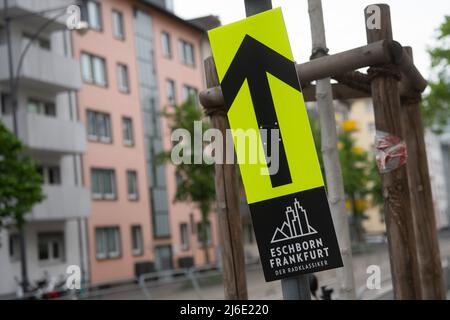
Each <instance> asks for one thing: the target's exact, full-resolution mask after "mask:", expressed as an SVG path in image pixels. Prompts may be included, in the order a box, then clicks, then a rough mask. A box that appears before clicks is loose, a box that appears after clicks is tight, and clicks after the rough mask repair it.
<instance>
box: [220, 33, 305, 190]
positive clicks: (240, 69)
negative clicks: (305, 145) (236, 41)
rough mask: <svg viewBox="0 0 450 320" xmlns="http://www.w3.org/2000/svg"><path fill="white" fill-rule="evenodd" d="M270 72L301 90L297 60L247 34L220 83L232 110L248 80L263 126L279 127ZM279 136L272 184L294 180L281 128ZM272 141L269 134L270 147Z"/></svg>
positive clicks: (278, 184)
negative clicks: (275, 170)
mask: <svg viewBox="0 0 450 320" xmlns="http://www.w3.org/2000/svg"><path fill="white" fill-rule="evenodd" d="M267 73H270V74H271V75H273V76H275V77H277V78H278V79H280V80H281V81H283V82H285V83H286V84H288V85H289V86H291V87H292V88H294V89H296V90H298V91H301V89H300V85H299V82H298V77H297V72H296V70H295V64H294V62H293V61H291V60H289V59H287V58H286V57H284V56H282V55H281V54H279V53H278V52H276V51H274V50H272V49H271V48H269V47H267V46H266V45H264V44H262V43H261V42H259V41H258V40H255V39H254V38H252V37H250V36H249V35H246V36H245V38H244V40H243V41H242V43H241V45H240V47H239V49H238V51H237V53H236V55H235V56H234V58H233V61H232V62H231V65H230V67H229V68H228V70H227V73H226V74H225V76H224V78H223V80H222V82H221V83H220V85H221V87H222V92H223V96H224V100H225V104H226V105H227V108H228V110H229V109H230V108H231V105H232V104H233V101H234V99H235V98H236V95H237V94H238V92H239V90H240V89H241V87H242V85H243V83H244V81H245V79H247V82H248V86H249V89H250V95H251V98H252V102H253V109H254V110H255V115H256V120H257V122H258V126H259V128H265V129H268V128H269V129H279V123H278V119H277V114H276V111H275V106H274V104H273V99H272V93H271V91H270V86H269V81H268V79H267ZM228 110H227V111H228ZM269 133H270V131H269ZM279 138H280V143H279V170H278V171H277V172H276V173H274V174H272V175H271V176H270V180H271V182H272V187H279V186H282V185H285V184H289V183H292V178H291V172H290V170H289V164H288V162H287V158H286V152H285V150H284V145H283V138H282V136H281V131H279ZM261 139H263V137H261ZM269 141H270V138H269V137H268V139H267V146H270V143H269ZM269 152H270V149H269V147H267V148H266V149H265V155H266V158H267V157H268V155H269Z"/></svg>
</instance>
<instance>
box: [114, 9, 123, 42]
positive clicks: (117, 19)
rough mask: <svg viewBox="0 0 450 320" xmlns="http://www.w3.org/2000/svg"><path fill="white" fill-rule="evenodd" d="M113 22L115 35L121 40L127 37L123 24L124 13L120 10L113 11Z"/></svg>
mask: <svg viewBox="0 0 450 320" xmlns="http://www.w3.org/2000/svg"><path fill="white" fill-rule="evenodd" d="M112 22H113V32H114V37H115V38H116V39H119V40H123V39H125V27H124V24H123V14H122V12H120V11H117V10H113V11H112Z"/></svg>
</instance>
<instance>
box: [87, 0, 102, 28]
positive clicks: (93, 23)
mask: <svg viewBox="0 0 450 320" xmlns="http://www.w3.org/2000/svg"><path fill="white" fill-rule="evenodd" d="M87 22H88V24H89V27H90V28H91V29H94V30H102V11H101V7H100V3H98V2H97V1H92V0H89V1H88V2H87Z"/></svg>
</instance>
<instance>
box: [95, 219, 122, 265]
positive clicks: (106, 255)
mask: <svg viewBox="0 0 450 320" xmlns="http://www.w3.org/2000/svg"><path fill="white" fill-rule="evenodd" d="M110 232H111V233H110ZM112 232H116V233H112ZM94 233H95V234H94V237H95V258H96V259H97V260H110V259H120V258H121V257H122V237H121V233H120V227H119V226H98V227H96V228H95V231H94ZM100 233H102V234H101V236H102V237H103V240H104V252H102V253H101V254H99V251H98V243H99V241H98V240H99V237H98V236H99V234H100ZM111 235H114V240H115V241H117V243H116V246H117V251H116V252H113V251H111V250H110V249H109V245H110V242H109V240H110V238H109V236H111Z"/></svg>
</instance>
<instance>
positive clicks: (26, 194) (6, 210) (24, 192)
mask: <svg viewBox="0 0 450 320" xmlns="http://www.w3.org/2000/svg"><path fill="white" fill-rule="evenodd" d="M24 151H25V147H24V146H23V144H22V143H21V142H20V140H18V139H17V138H16V136H15V135H14V134H12V133H11V132H10V131H9V130H8V129H7V128H6V127H5V126H4V125H3V124H2V123H1V122H0V228H1V227H3V226H4V225H5V224H6V223H7V224H8V225H15V226H16V227H17V229H19V230H21V229H22V228H23V226H24V224H25V222H26V220H25V216H26V214H27V213H29V212H30V211H31V209H32V208H33V206H34V205H35V204H36V203H38V202H41V201H42V200H43V199H44V195H43V193H42V182H43V181H42V177H41V175H40V174H39V173H38V171H37V168H36V164H35V163H34V161H33V160H32V159H31V158H30V157H29V156H26V155H24Z"/></svg>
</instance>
